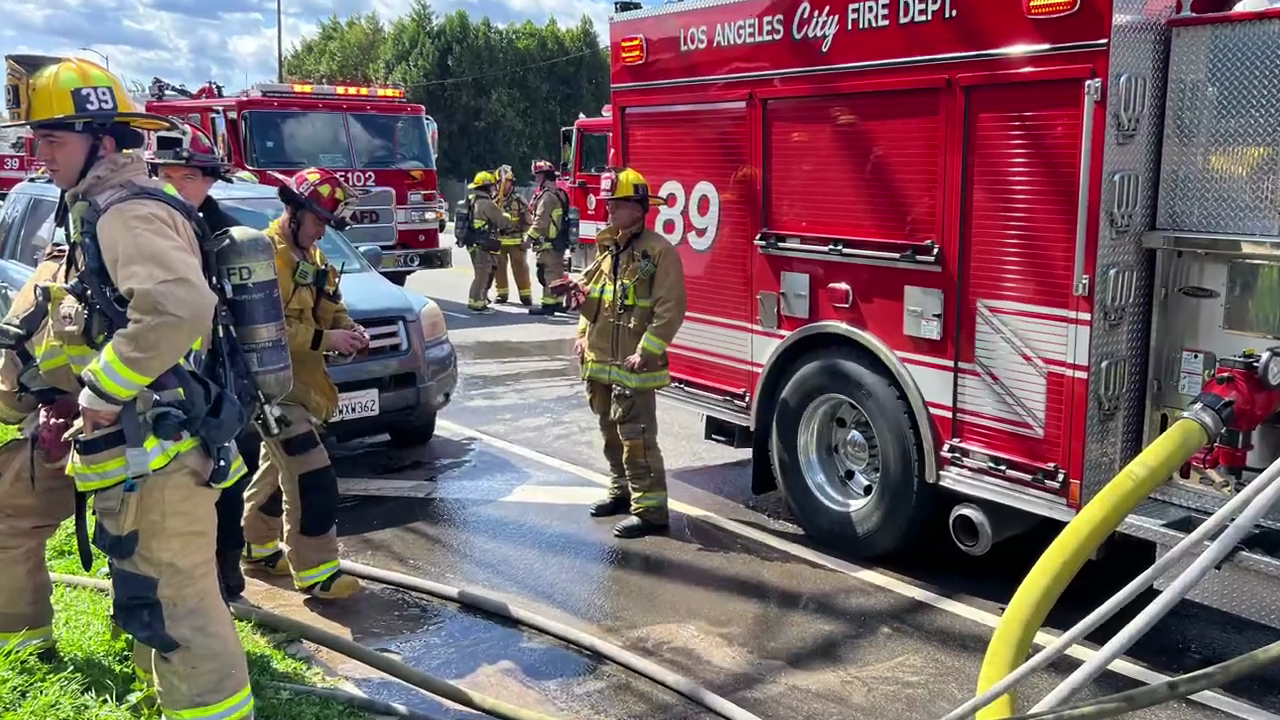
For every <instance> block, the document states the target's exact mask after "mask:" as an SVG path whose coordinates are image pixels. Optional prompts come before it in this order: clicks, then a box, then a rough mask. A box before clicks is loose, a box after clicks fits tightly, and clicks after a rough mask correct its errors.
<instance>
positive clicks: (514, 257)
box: [493, 165, 533, 307]
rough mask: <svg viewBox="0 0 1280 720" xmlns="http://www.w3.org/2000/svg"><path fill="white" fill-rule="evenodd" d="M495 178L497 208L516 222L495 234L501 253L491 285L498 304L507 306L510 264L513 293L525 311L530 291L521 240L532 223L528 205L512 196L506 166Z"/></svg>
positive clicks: (524, 243)
mask: <svg viewBox="0 0 1280 720" xmlns="http://www.w3.org/2000/svg"><path fill="white" fill-rule="evenodd" d="M495 175H496V176H497V178H498V207H500V208H501V209H502V211H503V212H504V213H506V214H507V215H509V216H510V217H513V218H515V219H516V225H515V226H513V227H512V228H510V229H509V230H507V231H504V232H501V233H499V234H498V241H499V242H501V243H502V249H501V250H499V251H498V268H497V270H495V271H494V276H493V277H494V280H495V282H494V284H495V285H496V286H497V298H495V300H496V302H498V303H500V304H501V303H505V302H507V298H508V297H510V295H509V291H508V289H507V263H508V261H510V264H511V274H512V275H514V276H515V278H516V291H517V292H518V293H520V304H521V305H524V306H525V307H530V306H532V305H533V290H532V289H531V288H530V287H529V258H528V255H526V253H527V252H528V251H529V242H528V241H527V240H525V238H524V237H523V233H524V231H525V230H527V229H528V228H529V225H530V224H531V223H532V218H531V217H530V215H529V203H528V202H526V201H525V199H524V197H523V196H521V195H520V193H518V192H516V176H515V173H513V172H512V171H511V166H510V165H503V166H502V167H500V168H498V171H497V172H496V173H495Z"/></svg>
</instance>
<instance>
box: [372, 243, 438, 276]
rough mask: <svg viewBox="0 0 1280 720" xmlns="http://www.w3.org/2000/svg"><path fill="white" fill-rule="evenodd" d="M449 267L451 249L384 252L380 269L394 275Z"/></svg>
mask: <svg viewBox="0 0 1280 720" xmlns="http://www.w3.org/2000/svg"><path fill="white" fill-rule="evenodd" d="M451 267H453V250H452V248H430V249H427V250H384V251H383V252H382V267H381V268H380V269H381V270H382V272H384V273H394V272H415V271H417V270H434V269H439V268H451Z"/></svg>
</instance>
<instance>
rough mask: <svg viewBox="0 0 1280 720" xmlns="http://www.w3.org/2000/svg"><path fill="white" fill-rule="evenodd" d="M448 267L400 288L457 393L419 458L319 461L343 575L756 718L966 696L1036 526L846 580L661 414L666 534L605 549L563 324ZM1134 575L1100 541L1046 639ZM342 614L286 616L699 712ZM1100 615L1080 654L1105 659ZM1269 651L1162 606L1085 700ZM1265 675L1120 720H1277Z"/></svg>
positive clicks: (696, 424) (603, 674)
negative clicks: (617, 652) (706, 695)
mask: <svg viewBox="0 0 1280 720" xmlns="http://www.w3.org/2000/svg"><path fill="white" fill-rule="evenodd" d="M456 264H457V266H458V267H455V268H454V269H452V270H434V271H426V272H421V273H418V274H417V275H415V276H414V277H413V278H411V279H410V282H409V287H410V288H411V289H414V290H416V291H418V292H423V293H426V294H428V295H430V296H432V297H433V298H435V299H436V300H437V301H438V302H440V304H441V305H442V307H444V308H445V310H446V312H447V319H448V322H449V325H450V336H451V337H452V339H453V342H454V343H455V345H456V346H457V348H458V351H459V353H460V367H461V384H460V387H459V390H458V392H457V394H456V395H455V399H454V401H453V404H452V405H451V406H450V407H449V408H448V410H447V411H446V412H445V413H444V415H443V417H442V422H441V425H440V429H439V432H438V434H437V436H436V438H435V439H434V440H433V441H432V442H431V443H430V444H429V445H427V446H426V447H423V448H418V449H413V450H393V449H391V448H389V447H388V446H387V445H386V444H385V443H384V442H383V440H380V439H376V438H375V439H371V440H368V441H365V442H361V443H356V444H352V445H346V446H343V447H342V448H340V449H339V450H338V451H337V452H336V453H335V460H336V462H337V463H338V466H339V469H340V474H341V475H342V476H344V478H346V480H345V481H344V482H345V485H346V489H347V490H348V492H351V493H353V494H352V495H350V496H348V497H347V498H346V499H345V500H344V509H343V513H342V516H341V519H340V522H339V527H340V533H341V535H342V543H343V549H344V554H345V556H346V557H348V558H350V559H353V560H358V561H360V562H365V563H369V564H374V565H379V566H383V567H388V568H392V569H398V570H402V571H405V572H409V573H411V574H414V575H419V576H422V577H427V578H430V579H434V580H438V581H440V582H444V583H448V584H451V585H457V586H461V587H469V588H475V589H482V590H485V591H487V592H490V593H494V594H498V595H500V596H503V597H505V598H507V599H509V600H510V601H512V602H515V603H518V604H521V605H524V606H527V607H529V608H531V609H534V610H536V611H538V612H542V613H544V614H547V615H550V616H552V617H556V618H558V619H561V620H562V621H565V622H568V623H570V624H574V625H577V626H579V627H582V628H584V629H587V630H590V631H594V632H597V633H599V634H601V635H603V636H605V637H607V638H609V639H611V640H612V641H614V642H616V643H618V644H621V645H623V646H624V647H627V648H628V649H631V650H633V651H635V652H639V653H641V654H644V655H646V656H649V657H651V658H652V659H654V660H655V661H656V662H658V663H660V664H662V665H665V666H667V667H669V668H671V669H673V670H676V671H679V672H682V673H685V674H687V675H689V676H690V677H692V678H694V679H696V680H698V681H699V682H701V683H703V684H705V685H707V686H708V687H710V688H711V689H713V690H715V691H716V692H718V693H720V694H722V695H724V696H725V697H728V698H729V699H730V700H732V701H734V702H736V703H738V704H739V705H741V706H743V707H744V708H746V709H747V710H749V711H751V712H753V713H755V714H757V715H758V716H760V717H761V718H765V719H766V720H772V719H774V718H777V719H779V720H780V719H781V718H787V719H788V720H792V719H807V718H813V719H815V720H818V719H826V718H859V719H861V718H866V719H868V720H899V719H901V720H908V719H910V720H927V719H929V718H933V719H934V720H936V718H938V717H941V716H942V715H943V714H945V713H946V712H947V711H949V710H950V709H951V708H953V707H955V706H956V705H958V704H960V703H961V702H963V701H964V700H965V699H967V697H969V695H970V694H971V693H972V690H973V687H974V684H975V681H976V677H977V672H978V668H979V665H980V663H981V660H982V656H983V653H984V651H985V647H986V644H987V640H988V638H989V636H990V632H991V627H992V625H993V624H994V623H995V622H997V621H998V617H999V613H1000V610H1001V603H1002V602H1003V601H1005V600H1006V599H1007V598H1008V597H1009V596H1010V595H1011V593H1012V591H1013V589H1014V588H1015V587H1016V586H1017V583H1018V581H1019V579H1020V578H1021V576H1022V574H1023V573H1024V572H1025V571H1026V570H1027V569H1028V568H1029V567H1030V565H1031V564H1032V563H1033V562H1034V561H1035V559H1036V557H1037V556H1038V554H1039V552H1040V550H1042V549H1043V547H1044V546H1045V544H1047V542H1048V540H1050V539H1051V538H1052V528H1045V529H1043V530H1040V531H1036V532H1033V533H1031V534H1030V535H1028V536H1024V537H1023V538H1022V539H1020V541H1019V542H1016V543H1006V544H1004V545H1000V546H997V548H996V549H995V550H993V551H992V552H991V553H989V554H988V555H986V556H984V557H982V558H970V557H968V556H966V555H963V554H961V553H960V552H959V551H958V550H956V549H954V548H953V547H952V546H951V544H950V542H949V541H948V540H947V539H946V537H945V531H944V529H943V528H938V535H937V538H936V540H934V541H933V542H932V545H931V547H932V550H930V551H928V552H921V551H917V552H915V553H913V554H912V556H910V557H902V558H895V559H893V560H890V561H887V562H885V563H883V564H881V565H879V566H877V567H874V568H871V567H862V566H858V565H855V564H853V563H850V562H847V561H846V560H845V559H842V558H841V557H840V556H839V554H838V553H833V552H832V551H831V550H829V549H826V550H823V549H816V548H813V547H811V546H810V545H809V544H808V543H807V542H806V540H805V538H804V537H803V536H802V535H801V534H800V533H799V532H798V531H797V529H796V528H795V527H794V526H792V525H791V524H790V523H789V522H788V516H787V511H786V508H785V505H784V503H783V502H782V501H781V500H780V499H779V498H778V497H776V494H771V495H766V496H762V497H753V496H751V494H750V491H749V488H748V487H747V462H748V455H747V451H745V450H733V449H731V448H727V447H724V446H721V445H716V444H713V443H709V442H705V441H703V440H702V425H701V419H700V417H698V416H697V415H694V414H691V413H687V412H685V411H683V410H678V409H674V408H671V407H668V406H661V409H660V415H659V434H660V443H661V446H662V448H663V452H664V455H665V457H666V462H667V467H668V468H669V471H670V485H671V491H672V495H673V498H674V499H675V500H677V501H678V503H677V504H676V505H675V506H674V509H675V510H676V512H675V513H674V516H673V520H672V522H673V525H672V532H671V533H670V535H669V536H668V537H653V538H646V539H643V540H631V541H622V540H617V539H615V538H613V537H612V535H611V534H610V531H609V529H610V523H609V522H606V521H602V520H595V519H592V518H590V517H588V516H587V513H586V508H585V506H586V504H588V503H589V502H591V501H593V500H594V499H595V498H597V497H599V495H600V492H601V490H602V486H601V484H600V482H601V479H602V476H601V475H600V474H599V473H600V472H601V471H607V467H606V466H605V464H604V462H603V458H602V457H601V454H600V441H599V439H598V436H597V430H596V424H595V420H594V418H593V417H592V416H591V414H590V413H589V411H588V410H587V408H586V405H585V401H584V397H583V391H582V387H581V383H580V381H578V379H577V377H576V369H575V366H574V361H573V359H572V358H571V356H570V353H571V346H572V337H573V334H574V330H573V328H574V325H575V320H574V319H573V318H554V319H546V318H539V317H531V316H529V315H528V314H527V313H525V312H524V309H523V308H520V307H515V308H502V309H500V310H499V312H497V313H495V314H493V315H488V316H473V315H470V314H469V313H468V312H467V311H466V309H465V299H466V289H467V285H468V283H469V280H470V271H469V265H468V263H467V262H466V260H465V255H461V254H459V255H458V256H456ZM513 295H514V293H513ZM388 478H390V479H394V480H395V482H388V481H387V479H388ZM1148 560H1149V558H1148V557H1147V555H1146V554H1145V551H1144V550H1143V549H1142V548H1140V547H1130V546H1124V545H1121V546H1119V547H1117V548H1115V549H1114V551H1113V552H1112V553H1110V554H1109V555H1108V556H1106V557H1105V558H1103V559H1102V560H1100V561H1097V562H1094V563H1090V565H1089V567H1088V568H1087V569H1086V571H1085V572H1084V573H1082V574H1081V576H1080V577H1079V579H1078V580H1077V581H1076V582H1075V583H1074V584H1073V586H1072V588H1071V590H1069V591H1068V596H1067V597H1066V598H1065V600H1064V602H1063V604H1062V608H1061V609H1060V610H1058V611H1056V612H1055V614H1054V615H1053V616H1052V617H1051V619H1050V627H1051V628H1054V629H1059V630H1060V629H1063V628H1065V627H1067V626H1069V625H1070V624H1071V622H1073V621H1074V620H1075V619H1078V618H1079V617H1081V616H1082V615H1083V614H1084V613H1087V612H1088V611H1089V610H1091V609H1092V608H1093V607H1094V606H1096V604H1098V603H1099V602H1100V601H1101V600H1103V599H1105V598H1106V597H1108V596H1109V595H1110V593H1111V592H1113V591H1114V590H1116V589H1118V588H1120V587H1121V586H1123V584H1124V583H1125V582H1126V581H1127V580H1128V579H1129V578H1131V577H1132V576H1133V575H1134V574H1136V573H1137V572H1139V571H1141V570H1142V569H1143V568H1144V567H1145V565H1144V563H1145V562H1147V561H1148ZM362 597H363V598H364V600H363V601H361V602H359V603H356V602H355V601H348V602H346V603H343V604H334V605H330V606H322V605H318V604H310V603H309V604H308V606H307V607H308V608H309V610H308V612H316V613H318V614H320V615H322V616H323V617H324V618H325V619H326V621H327V622H331V623H335V624H338V625H342V626H344V627H346V628H348V629H349V631H350V633H351V635H352V636H353V637H355V638H356V639H357V640H360V641H361V642H364V643H366V644H369V645H371V646H375V647H378V648H382V649H384V650H385V651H387V652H391V653H395V654H397V655H398V656H400V657H401V658H402V659H404V660H406V661H407V662H410V663H412V664H413V665H415V666H417V667H420V668H422V669H424V670H427V671H428V672H432V673H434V674H437V675H440V676H442V677H445V678H448V679H451V680H454V681H456V682H459V683H460V684H462V685H463V686H465V687H468V688H472V689H474V690H477V691H480V692H485V693H488V694H492V695H494V696H497V697H500V698H503V699H506V700H508V701H509V702H514V703H516V704H519V705H522V706H525V707H529V708H531V709H535V710H539V711H542V712H545V713H548V714H551V715H556V716H560V717H566V718H582V719H584V720H586V719H588V718H589V719H593V720H594V719H599V718H616V719H618V720H622V719H631V718H635V719H637V720H638V719H639V718H707V717H712V715H710V714H709V713H707V712H706V711H703V710H700V709H699V708H696V707H695V706H692V705H691V704H689V703H688V702H687V701H685V700H683V699H681V698H679V697H678V696H675V695H673V694H672V693H670V692H667V691H665V690H662V689H660V688H657V687H655V686H654V685H652V684H651V683H649V682H648V681H646V680H643V679H640V678H638V677H636V676H634V675H632V674H630V673H628V672H626V671H622V670H619V669H617V668H615V667H612V666H610V665H608V664H607V663H605V664H602V663H601V662H600V661H598V660H596V659H593V658H591V657H588V656H586V655H584V654H583V653H580V652H578V651H576V650H573V649H570V648H567V647H565V646H563V645H561V644H559V643H557V642H555V641H552V640H549V639H547V638H544V637H542V636H539V635H537V634H536V633H528V632H524V631H522V630H520V629H518V628H515V627H512V626H510V625H507V624H503V623H499V622H494V621H493V620H491V619H489V618H487V617H485V616H481V615H477V614H474V613H471V612H468V611H464V610H460V609H458V608H454V607H450V606H447V605H443V604H439V603H434V602H427V601H424V600H422V599H419V598H415V597H411V596H409V595H407V594H405V593H402V592H400V591H393V590H389V589H386V588H377V587H372V586H371V587H370V588H369V589H368V590H366V591H365V593H364V594H363V596H362ZM1149 600H1150V597H1149V596H1148V597H1146V598H1145V601H1149ZM1136 610H1137V608H1133V609H1132V612H1136ZM1132 612H1130V613H1129V614H1128V615H1126V616H1125V617H1124V618H1122V619H1120V620H1127V618H1128V617H1131V615H1132ZM1120 620H1118V621H1116V622H1113V623H1112V624H1111V625H1109V626H1108V627H1107V628H1104V629H1103V630H1102V631H1099V632H1098V633H1095V636H1094V637H1092V638H1091V641H1093V642H1095V643H1097V642H1099V641H1105V639H1106V638H1107V637H1108V636H1109V633H1110V632H1114V630H1115V629H1117V628H1118V627H1120V624H1119V622H1120ZM1277 639H1280V633H1277V632H1275V631H1273V630H1270V629H1268V628H1264V627H1261V626H1258V625H1254V624H1252V623H1247V622H1244V621H1239V620H1235V619H1233V618H1231V617H1228V616H1225V615H1223V614H1221V613H1218V612H1216V611H1213V610H1210V609H1208V608H1204V607H1201V606H1197V605H1194V604H1191V603H1183V604H1182V605H1181V606H1179V607H1178V608H1177V609H1176V610H1175V611H1174V613H1172V614H1171V615H1170V616H1169V617H1168V618H1166V619H1165V620H1164V621H1163V622H1162V623H1161V624H1160V625H1159V626H1158V627H1157V628H1156V629H1155V630H1154V631H1153V632H1152V633H1150V634H1149V635H1148V636H1147V637H1146V638H1145V639H1144V640H1143V641H1141V642H1140V643H1139V645H1138V646H1136V647H1135V648H1134V650H1133V651H1132V653H1131V654H1130V656H1129V664H1128V665H1125V666H1124V667H1122V668H1120V669H1121V671H1122V672H1108V673H1106V674H1105V675H1104V676H1103V677H1101V678H1100V679H1099V680H1098V681H1097V682H1095V683H1094V686H1093V688H1092V690H1091V693H1092V694H1106V693H1110V692H1115V691H1119V690H1122V689H1128V688H1131V687H1136V686H1137V685H1138V684H1139V683H1138V682H1137V681H1135V680H1134V679H1133V677H1135V676H1141V675H1142V674H1143V673H1144V672H1159V673H1165V674H1176V673H1179V672H1186V671H1189V670H1192V669H1196V668H1200V667H1204V666H1206V665H1209V664H1213V663H1215V662H1219V661H1221V660H1224V659H1226V658H1228V657H1231V656H1233V655H1235V654H1238V653H1240V652H1243V651H1247V650H1249V649H1252V648H1255V647H1259V646H1261V645H1263V644H1266V643H1269V642H1273V641H1275V640H1277ZM1076 665H1077V663H1076V661H1075V660H1062V661H1059V662H1058V663H1057V664H1055V665H1054V666H1053V667H1052V669H1051V671H1048V672H1045V673H1042V674H1041V675H1039V676H1037V677H1036V678H1034V679H1033V680H1032V681H1031V682H1029V683H1028V685H1027V686H1026V687H1025V690H1024V692H1025V693H1026V695H1027V697H1031V696H1036V697H1038V696H1040V695H1042V694H1043V693H1044V692H1047V691H1048V689H1050V688H1051V687H1053V685H1054V684H1056V681H1057V680H1060V679H1061V678H1063V677H1065V674H1066V673H1068V672H1070V670H1071V669H1073V668H1074V667H1076ZM1148 667H1149V668H1150V671H1147V670H1146V669H1145V668H1148ZM336 669H337V670H338V671H340V672H342V673H344V674H346V675H347V676H348V677H350V678H351V679H352V681H353V682H354V683H355V685H356V686H357V687H359V688H360V689H361V690H363V691H364V692H366V693H368V694H370V695H374V696H377V697H382V698H386V699H393V700H396V701H399V702H402V703H405V704H407V705H410V706H413V707H418V708H420V709H425V710H436V711H438V712H441V711H443V712H446V713H452V715H450V716H451V717H476V716H475V715H474V714H471V713H467V712H464V711H461V710H457V709H450V708H442V706H441V705H440V704H439V703H437V702H436V701H434V700H432V699H430V698H427V697H426V696H423V695H422V694H420V693H417V692H415V691H412V690H411V689H409V688H407V687H406V686H404V685H401V684H399V683H397V682H395V681H393V680H389V679H386V678H382V677H379V676H376V675H375V674H372V673H371V672H369V671H364V670H361V669H360V668H358V667H357V666H355V665H354V664H341V663H339V664H338V666H337V667H336ZM1148 679H1149V676H1148ZM1278 680H1280V673H1274V672H1273V673H1268V674H1265V675H1263V676H1259V677H1257V678H1254V679H1251V680H1247V681H1245V682H1242V683H1238V684H1237V685H1235V686H1232V687H1230V688H1228V691H1229V692H1230V693H1231V696H1232V697H1238V698H1243V699H1244V700H1245V701H1247V702H1249V703H1253V704H1256V705H1258V706H1260V707H1261V708H1265V710H1249V709H1248V708H1247V707H1244V706H1238V707H1236V708H1235V710H1234V711H1233V712H1224V711H1221V710H1218V709H1214V708H1212V707H1210V706H1208V705H1205V704H1201V703H1197V702H1181V703H1176V704H1171V705H1167V706H1163V707H1160V708H1156V709H1151V710H1147V711H1143V712H1138V713H1134V714H1132V715H1129V716H1126V717H1133V718H1140V719H1154V718H1165V719H1169V720H1183V719H1186V720H1192V719H1193V718H1194V719H1197V720H1209V719H1219V718H1232V717H1240V718H1258V719H1259V720H1262V719H1273V720H1277V716H1276V715H1272V714H1271V712H1280V682H1277V681H1278ZM1211 702H1213V703H1216V704H1217V705H1218V706H1220V707H1223V706H1229V704H1230V703H1231V702H1234V701H1233V700H1230V699H1224V697H1223V696H1217V697H1216V698H1214V699H1211ZM1028 706H1029V705H1028Z"/></svg>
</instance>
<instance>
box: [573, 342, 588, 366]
mask: <svg viewBox="0 0 1280 720" xmlns="http://www.w3.org/2000/svg"><path fill="white" fill-rule="evenodd" d="M573 354H574V355H576V356H578V360H579V361H581V360H582V358H583V357H584V356H585V355H586V354H587V339H586V338H585V337H580V338H578V339H577V340H574V341H573Z"/></svg>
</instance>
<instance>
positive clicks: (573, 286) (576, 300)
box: [547, 277, 587, 310]
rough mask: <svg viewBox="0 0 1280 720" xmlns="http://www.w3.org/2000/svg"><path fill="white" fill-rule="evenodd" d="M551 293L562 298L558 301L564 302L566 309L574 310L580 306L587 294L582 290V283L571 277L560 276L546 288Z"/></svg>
mask: <svg viewBox="0 0 1280 720" xmlns="http://www.w3.org/2000/svg"><path fill="white" fill-rule="evenodd" d="M547 289H548V290H550V291H551V294H552V295H554V296H556V297H558V298H563V299H562V300H561V301H560V302H561V303H563V304H564V307H565V309H566V310H575V309H577V308H578V307H581V305H582V302H583V301H584V300H586V299H587V294H586V293H585V292H583V290H582V285H581V284H580V283H579V282H578V281H576V280H574V279H573V278H567V277H566V278H560V279H559V280H556V281H555V282H553V283H551V286H550V287H549V288H547Z"/></svg>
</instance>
